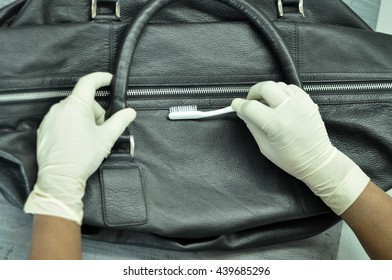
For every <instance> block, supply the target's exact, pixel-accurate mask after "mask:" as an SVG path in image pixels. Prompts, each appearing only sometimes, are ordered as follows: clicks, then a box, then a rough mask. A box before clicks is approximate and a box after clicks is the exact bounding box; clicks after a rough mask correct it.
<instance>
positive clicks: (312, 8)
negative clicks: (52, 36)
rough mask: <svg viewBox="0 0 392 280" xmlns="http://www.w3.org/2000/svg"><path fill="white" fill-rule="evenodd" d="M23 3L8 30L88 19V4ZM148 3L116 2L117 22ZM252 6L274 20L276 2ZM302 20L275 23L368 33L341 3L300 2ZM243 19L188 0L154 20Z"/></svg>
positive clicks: (85, 0)
mask: <svg viewBox="0 0 392 280" xmlns="http://www.w3.org/2000/svg"><path fill="white" fill-rule="evenodd" d="M21 1H22V2H25V4H24V6H23V8H22V10H21V12H20V13H19V14H18V15H17V17H15V18H14V19H13V20H12V21H11V22H10V23H9V24H10V26H12V27H16V26H21V25H35V24H40V25H41V24H45V25H46V24H63V23H85V22H89V21H90V18H91V0H78V1H73V0H39V1H37V0H25V1H23V0H21ZM147 2H148V0H132V1H128V0H120V4H121V20H122V21H123V22H126V23H130V22H131V21H132V20H133V19H134V17H135V16H136V14H137V13H138V12H139V11H140V10H141V9H142V8H143V6H144V5H145V4H146V3H147ZM252 2H253V3H254V4H255V5H257V6H259V7H260V8H262V9H263V12H265V13H266V14H267V16H268V17H269V18H270V19H271V20H277V19H278V12H277V5H276V0H253V1H252ZM304 6H305V14H306V17H305V18H303V17H291V16H290V14H286V16H285V17H283V18H280V19H279V20H289V21H291V20H294V21H301V22H310V23H323V24H331V25H339V26H348V27H354V28H360V29H370V27H369V26H368V25H367V24H366V23H365V22H363V21H362V19H360V18H359V17H358V16H357V15H356V14H355V13H354V12H353V11H352V10H351V9H349V8H348V7H347V6H346V5H345V4H344V3H343V2H342V1H341V0H329V1H323V2H322V4H320V1H319V0H304ZM244 19H245V18H244V16H242V15H241V13H238V12H237V11H236V10H234V9H232V8H230V7H228V6H227V5H224V4H219V3H218V4H217V3H214V2H213V1H210V0H201V1H200V0H189V1H187V2H182V3H181V2H178V3H174V4H173V5H171V6H170V7H169V8H168V9H165V10H162V12H161V13H159V14H158V15H157V16H156V17H155V18H154V19H153V22H157V23H171V22H216V21H237V20H244Z"/></svg>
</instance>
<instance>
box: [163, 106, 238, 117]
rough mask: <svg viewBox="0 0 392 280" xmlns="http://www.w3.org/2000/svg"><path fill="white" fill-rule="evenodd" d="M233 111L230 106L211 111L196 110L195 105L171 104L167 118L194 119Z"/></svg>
mask: <svg viewBox="0 0 392 280" xmlns="http://www.w3.org/2000/svg"><path fill="white" fill-rule="evenodd" d="M232 112H235V111H234V109H233V108H232V107H231V106H228V107H225V108H222V109H218V110H213V111H204V112H203V111H198V110H197V106H196V105H188V106H173V107H170V108H169V119H171V120H194V119H202V118H209V117H213V116H219V115H223V114H228V113H232Z"/></svg>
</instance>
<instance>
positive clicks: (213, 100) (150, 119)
mask: <svg viewBox="0 0 392 280" xmlns="http://www.w3.org/2000/svg"><path fill="white" fill-rule="evenodd" d="M71 2H72V3H71ZM89 2H90V1H64V0H56V1H46V0H34V1H18V2H17V4H15V5H14V6H8V7H6V8H4V9H2V10H0V15H2V17H1V18H0V22H1V23H2V24H3V28H1V29H0V42H1V48H0V190H1V192H2V193H4V195H5V196H6V198H7V199H8V200H9V201H10V202H11V203H13V204H14V205H16V206H18V207H22V206H23V203H24V201H25V199H26V198H27V195H28V193H29V192H30V191H31V188H32V186H33V185H34V182H35V179H36V172H37V166H36V161H35V145H36V129H37V128H38V126H39V123H40V121H41V120H42V118H43V116H44V115H45V114H46V113H47V112H48V110H49V108H50V106H51V105H52V104H54V103H55V102H57V101H58V100H60V99H61V98H62V95H60V94H61V91H63V90H69V89H71V88H72V87H73V86H74V85H75V82H76V81H77V79H78V78H79V77H81V76H83V75H85V74H87V73H90V72H94V71H110V72H112V73H115V74H116V79H117V81H118V82H120V83H121V88H122V90H118V89H115V90H116V92H113V94H112V96H111V97H113V96H114V95H117V96H119V97H120V104H119V105H120V106H128V107H133V108H135V109H136V110H137V111H138V116H137V118H136V120H135V121H134V122H133V123H132V124H131V125H130V126H129V127H128V132H129V133H130V134H131V135H133V136H134V138H135V142H136V150H135V157H134V158H133V159H132V158H131V157H130V156H129V149H128V148H129V147H128V146H127V143H128V142H127V141H128V140H127V139H129V138H128V137H129V135H128V136H127V135H124V137H123V139H121V141H119V143H117V144H116V147H114V149H113V151H112V154H111V156H110V157H109V158H108V160H106V161H105V162H104V163H103V165H102V166H101V168H100V170H98V171H97V172H96V173H94V174H93V176H91V177H90V179H89V181H88V186H87V189H86V195H85V197H84V204H85V209H84V210H85V217H84V221H83V223H84V226H83V233H84V236H85V237H86V238H90V239H96V240H103V241H107V242H116V243H131V244H137V245H140V246H152V247H159V248H165V249H171V250H205V249H240V248H248V247H253V246H264V245H270V244H274V243H281V242H286V241H290V240H297V239H301V238H306V237H309V236H313V235H315V234H317V233H320V232H322V231H323V230H325V229H327V228H329V227H330V226H332V225H333V224H334V223H336V222H337V221H339V218H338V217H337V216H335V215H334V214H333V213H331V211H330V210H329V209H328V208H327V207H326V206H325V205H324V204H323V203H322V202H321V200H320V199H319V198H317V197H316V196H314V195H313V193H311V191H310V190H309V189H308V188H307V187H306V186H305V185H303V184H302V183H301V182H299V181H298V180H296V179H294V178H293V177H291V176H289V175H287V174H286V173H284V172H283V171H281V170H280V169H279V168H277V167H276V166H274V165H273V164H272V163H270V162H269V161H268V160H267V159H265V158H264V157H263V156H262V155H261V154H260V152H259V150H258V147H257V145H256V143H255V141H254V140H253V137H252V136H251V134H250V133H249V131H248V129H247V128H246V126H245V125H244V124H243V122H242V121H241V120H239V119H238V118H237V117H236V116H235V115H234V114H233V115H227V116H221V117H216V118H212V119H208V120H203V121H179V122H173V121H169V120H168V119H167V114H168V108H169V107H170V106H175V105H189V104H196V105H198V107H200V108H202V109H212V108H220V107H224V106H227V105H228V104H230V102H231V100H232V99H233V98H234V97H238V95H233V94H219V93H218V92H216V93H209V94H202V93H200V94H196V95H178V96H177V95H170V96H159V95H146V96H132V97H129V96H128V97H127V98H126V97H125V91H126V90H134V89H154V88H161V87H170V88H177V87H178V88H181V87H188V88H197V87H210V86H218V87H219V86H237V85H245V86H250V85H252V84H253V83H256V82H259V81H262V80H270V79H272V80H283V79H285V77H286V76H287V75H285V74H287V73H284V72H283V71H282V67H281V65H282V63H281V60H279V59H278V56H279V51H276V50H274V48H273V47H271V44H270V41H271V40H282V42H281V43H283V44H284V45H285V46H286V48H287V51H288V52H289V55H290V56H291V59H292V61H293V62H294V64H295V68H296V69H297V71H298V76H299V79H300V80H301V81H302V82H303V84H304V85H305V86H311V85H320V84H336V85H338V86H340V87H339V88H338V89H337V90H324V91H323V90H318V91H317V90H313V91H309V94H310V95H311V97H312V99H313V100H314V101H315V102H316V103H317V104H318V105H319V107H320V112H321V114H322V117H323V119H324V121H325V123H326V126H327V130H328V133H329V135H330V138H331V141H332V142H333V144H334V145H335V146H337V147H338V148H339V149H340V150H342V151H343V152H344V153H346V154H347V155H348V156H350V157H351V158H352V159H353V160H354V161H355V162H356V163H357V164H358V165H359V166H360V167H361V168H362V169H363V170H364V171H365V172H366V173H367V174H368V175H369V176H370V177H371V179H372V180H373V181H374V182H375V183H376V184H378V185H379V186H380V187H381V188H382V189H384V190H388V189H390V188H391V187H392V173H391V172H390V170H392V145H391V143H392V122H391V119H392V103H391V100H392V98H391V94H392V92H391V90H387V89H381V88H380V89H372V90H370V89H362V90H350V89H346V88H345V87H344V86H343V85H345V84H350V83H351V84H359V85H361V84H369V83H370V84H377V83H380V82H391V81H392V52H391V51H390V45H391V44H392V36H390V35H386V34H380V33H376V32H374V31H372V30H370V29H369V28H368V27H367V26H366V25H365V24H364V23H363V22H361V21H360V20H359V19H358V18H357V17H356V16H354V15H353V13H352V11H351V10H349V9H348V8H347V7H346V6H345V5H343V4H342V3H341V1H320V0H307V1H304V3H305V15H306V16H305V18H299V19H298V18H297V17H292V18H290V17H289V16H288V17H284V18H281V19H278V18H277V15H276V6H275V1H269V0H268V1H262V0H260V1H251V0H248V1H229V0H227V1H226V2H233V3H234V2H236V3H237V2H238V3H246V4H247V5H249V6H252V7H254V8H255V9H256V10H257V11H262V12H263V13H265V14H266V16H267V18H269V19H270V20H273V24H274V28H276V29H277V30H278V34H279V37H271V34H270V33H269V32H268V34H264V35H263V32H261V31H260V30H259V29H258V28H256V27H255V25H254V22H251V23H250V22H248V21H246V20H245V18H246V17H245V16H243V15H242V14H241V13H238V12H236V10H235V9H233V8H230V7H228V6H227V5H224V4H222V3H220V2H218V1H180V2H178V3H173V4H171V5H170V6H168V7H167V8H164V9H162V10H161V11H160V12H158V13H157V14H156V17H153V18H152V21H151V22H152V23H154V24H149V25H147V26H146V27H145V28H144V25H146V24H147V22H148V21H149V17H145V16H142V15H140V16H138V17H136V14H137V12H140V11H141V10H142V9H143V7H144V6H145V4H146V2H147V1H125V4H123V5H122V15H123V16H122V21H121V22H119V21H107V19H105V20H104V19H102V18H101V19H100V20H99V21H98V20H97V21H91V20H90V17H89V15H90V14H89V9H90V6H89ZM158 2H160V1H158ZM168 2H170V1H168ZM321 2H322V4H321ZM322 8H323V9H325V10H329V11H331V12H330V13H325V10H323V9H322ZM248 16H249V15H248ZM138 18H139V19H140V18H142V19H143V20H144V21H143V24H142V26H139V27H138V28H136V29H135V30H136V31H137V32H138V34H139V35H140V39H138V37H131V38H133V40H131V42H128V43H127V44H126V43H125V42H126V41H127V40H129V39H127V38H129V37H128V36H127V35H129V34H130V30H132V27H133V25H132V24H131V23H130V22H131V21H132V20H135V22H137V19H138ZM134 28H135V27H134ZM143 28H144V31H143ZM142 31H143V32H142ZM139 35H138V36H139ZM136 45H137V46H136ZM121 55H122V59H119V57H120V56H121ZM119 60H120V61H121V62H122V63H123V65H124V68H120V70H119V68H118V65H117V62H118V61H119ZM128 72H129V75H128V74H127V73H128ZM118 73H121V75H117V74H118ZM108 90H110V89H108ZM52 91H56V92H58V93H59V97H58V98H36V97H35V96H36V93H37V92H38V93H40V94H41V96H42V94H43V96H45V93H46V92H52ZM8 95H12V96H13V97H19V96H20V97H21V98H22V99H23V101H17V100H16V99H15V100H14V101H7V96H8ZM26 97H27V98H26ZM111 97H109V98H108V97H101V98H98V101H99V102H100V103H101V104H102V106H104V107H105V108H109V107H111V106H113V104H112V101H111ZM122 102H123V103H122ZM127 182H128V183H127Z"/></svg>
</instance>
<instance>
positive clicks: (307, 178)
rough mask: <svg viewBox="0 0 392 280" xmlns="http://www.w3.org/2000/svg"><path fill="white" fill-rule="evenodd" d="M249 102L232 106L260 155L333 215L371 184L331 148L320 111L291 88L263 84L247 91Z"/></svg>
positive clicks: (310, 101) (288, 86) (349, 203)
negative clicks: (316, 198)
mask: <svg viewBox="0 0 392 280" xmlns="http://www.w3.org/2000/svg"><path fill="white" fill-rule="evenodd" d="M247 99H248V100H244V99H235V100H233V102H232V105H231V106H232V107H233V109H234V110H236V111H237V114H238V116H239V117H240V118H241V119H243V120H244V121H245V123H246V124H247V126H248V128H249V130H250V131H251V133H252V135H253V137H254V138H255V140H256V142H257V144H258V146H259V147H260V150H261V152H262V153H263V154H264V155H265V156H266V157H267V158H268V159H269V160H271V161H272V162H273V163H275V164H276V165H277V166H279V167H280V168H281V169H283V170H284V171H286V172H287V173H289V174H291V175H292V176H294V177H296V178H298V179H299V180H301V181H303V182H304V183H305V184H306V185H307V186H309V188H310V189H311V190H312V191H313V192H314V193H315V194H316V195H318V196H319V197H321V199H322V200H323V201H324V202H325V203H326V204H327V205H328V206H329V207H330V208H331V209H332V210H333V211H334V212H335V213H336V214H338V215H341V214H342V213H343V212H344V211H346V210H347V208H348V207H349V206H350V205H351V204H352V203H353V202H354V201H355V200H356V199H357V198H358V196H359V195H360V193H361V192H362V191H363V190H364V188H365V187H366V185H367V184H368V182H369V178H368V176H367V175H366V174H365V173H364V172H363V171H362V170H361V169H360V168H359V167H358V166H357V165H356V164H355V163H354V162H353V161H352V160H351V159H349V158H348V157H347V156H346V155H344V154H343V153H342V152H340V151H339V150H338V149H336V148H335V147H334V146H332V144H331V142H330V140H329V137H328V134H327V131H326V129H325V125H324V122H323V121H322V119H321V116H320V113H319V111H318V106H317V105H316V104H315V103H313V101H312V100H311V99H310V97H309V95H308V94H307V93H306V92H304V91H303V90H302V89H300V88H299V87H297V86H295V85H286V84H284V83H275V82H263V83H259V84H257V85H255V86H253V87H252V88H251V89H250V91H249V94H248V96H247ZM260 101H262V102H263V103H261V102H260Z"/></svg>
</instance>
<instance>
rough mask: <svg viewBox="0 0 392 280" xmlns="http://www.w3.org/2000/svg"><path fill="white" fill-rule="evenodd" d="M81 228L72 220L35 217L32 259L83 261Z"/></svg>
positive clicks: (30, 256) (31, 249)
mask: <svg viewBox="0 0 392 280" xmlns="http://www.w3.org/2000/svg"><path fill="white" fill-rule="evenodd" d="M81 257H82V254H81V230H80V226H79V225H78V224H77V223H75V222H73V221H70V220H66V219H62V218H58V217H53V216H45V215H34V225H33V236H32V241H31V248H30V255H29V258H30V259H56V260H60V259H81Z"/></svg>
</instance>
